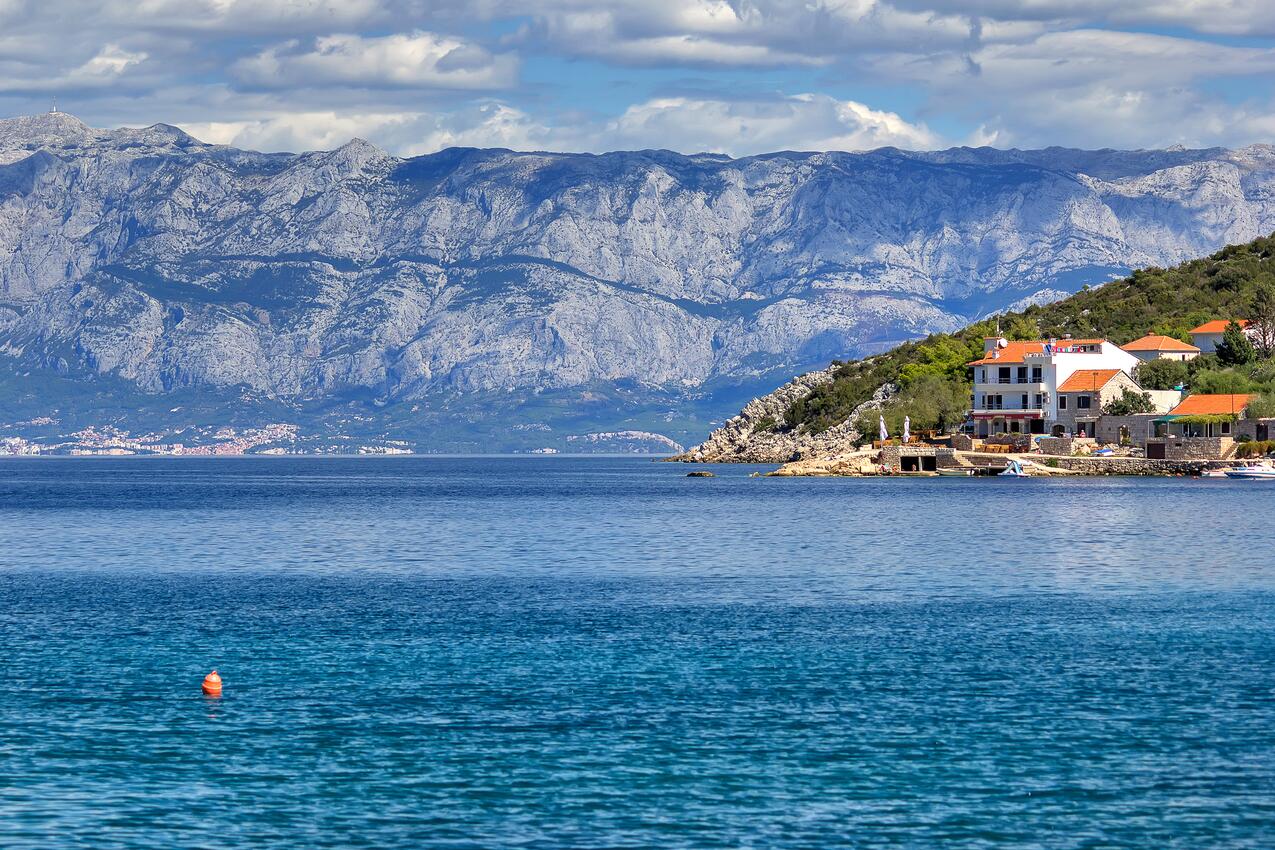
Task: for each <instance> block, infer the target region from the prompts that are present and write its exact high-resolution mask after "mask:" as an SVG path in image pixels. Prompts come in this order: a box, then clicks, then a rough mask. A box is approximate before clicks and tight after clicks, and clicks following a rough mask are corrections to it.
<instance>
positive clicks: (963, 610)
mask: <svg viewBox="0 0 1275 850" xmlns="http://www.w3.org/2000/svg"><path fill="white" fill-rule="evenodd" d="M761 469H764V468H762V467H750V466H718V467H714V468H713V471H714V472H715V473H716V477H715V478H688V477H686V472H687V471H688V467H686V466H684V465H677V464H667V463H657V462H654V461H653V460H652V459H651V458H635V457H561V456H559V457H381V458H323V457H310V458H304V457H271V458H264V457H262V458H251V457H245V458H203V459H201V458H65V459H57V458H32V459H6V460H4V461H2V462H0V847H3V848H6V850H17V848H63V847H68V848H70V847H74V848H80V847H83V848H94V850H110V848H157V849H158V848H164V849H165V850H170V848H220V849H221V850H225V848H290V849H291V848H310V847H322V848H329V847H330V848H346V847H369V848H372V847H375V848H475V849H477V848H812V849H813V848H837V847H852V848H878V847H883V848H891V847H898V848H930V847H943V848H950V847H957V848H1124V847H1128V848H1193V850H1196V848H1255V850H1257V848H1261V850H1266V848H1271V847H1275V522H1273V520H1275V485H1273V484H1269V483H1264V482H1241V481H1228V480H1191V479H1185V478H1083V479H1004V478H986V479H983V478H976V479H951V478H935V479H898V478H895V479H889V478H882V479H792V478H761V477H752V473H754V472H757V471H759V470H761ZM213 669H216V670H217V671H218V672H219V674H220V675H221V677H222V679H223V682H224V685H223V688H224V689H223V692H222V695H221V697H220V698H215V699H214V698H210V697H206V696H204V695H203V694H202V692H201V689H200V683H201V681H202V680H203V678H204V676H205V674H207V673H208V672H209V671H211V670H213Z"/></svg>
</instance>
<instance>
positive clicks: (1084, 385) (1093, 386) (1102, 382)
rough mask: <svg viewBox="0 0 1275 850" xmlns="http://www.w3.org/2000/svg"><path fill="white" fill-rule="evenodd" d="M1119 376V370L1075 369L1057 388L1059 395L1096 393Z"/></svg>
mask: <svg viewBox="0 0 1275 850" xmlns="http://www.w3.org/2000/svg"><path fill="white" fill-rule="evenodd" d="M1119 374H1120V370H1119V369H1077V370H1076V371H1075V372H1072V373H1071V375H1070V377H1068V378H1067V380H1065V381H1063V383H1062V386H1061V387H1059V388H1058V392H1060V393H1082V392H1086V391H1088V392H1097V391H1098V390H1100V389H1102V388H1103V387H1105V386H1106V385H1107V384H1108V383H1109V382H1110V381H1111V379H1112V378H1114V377H1115V376H1116V375H1119Z"/></svg>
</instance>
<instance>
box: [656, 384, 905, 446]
mask: <svg viewBox="0 0 1275 850" xmlns="http://www.w3.org/2000/svg"><path fill="white" fill-rule="evenodd" d="M836 369H837V367H835V366H832V367H829V368H827V369H822V370H820V371H817V372H808V373H807V374H805V375H799V376H797V377H796V378H793V379H792V380H791V381H789V382H788V383H786V384H784V385H783V386H781V387H780V388H779V389H777V390H775V391H774V392H772V393H768V394H767V395H764V396H760V397H758V398H755V399H753V400H752V401H750V402H749V403H748V404H746V405H744V409H743V410H741V411H740V412H739V413H738V414H737V415H735V416H732V417H731V418H730V419H728V420H726V422H725V423H723V424H722V426H721V427H720V428H717V429H715V430H714V431H713V432H712V433H711V434H709V435H708V439H706V440H705V441H704V442H702V443H700V444H699V445H697V446H695V447H693V448H691V449H688V450H687V451H685V452H684V453H682V454H680V455H678V456H677V457H676V458H674V460H680V461H686V462H688V463H788V462H789V461H794V460H801V459H813V458H820V457H823V456H830V455H838V454H842V453H845V452H848V451H851V450H852V449H854V447H855V445H856V444H857V443H858V442H859V439H860V437H861V436H862V435H860V434H859V432H858V431H857V430H856V429H855V428H854V426H853V425H852V424H851V423H853V422H856V421H858V419H859V416H860V415H861V414H863V413H864V412H866V411H869V410H876V409H879V408H880V407H881V406H882V405H884V404H885V403H886V402H887V401H889V400H890V398H892V397H893V396H894V395H895V393H897V392H898V388H897V387H896V386H894V385H892V384H886V385H885V386H883V387H881V388H880V389H878V390H877V391H876V393H875V394H874V395H873V396H872V398H870V399H868V400H867V401H865V402H864V403H863V404H861V405H859V406H858V407H856V408H855V409H854V411H853V412H852V413H851V414H850V415H849V416H848V417H846V420H845V421H844V422H842V423H841V424H839V425H834V426H833V427H831V428H829V429H828V430H827V431H820V432H818V433H814V432H812V431H810V430H808V429H807V428H805V427H800V428H797V429H788V428H785V427H782V426H783V423H784V414H785V413H787V412H788V408H789V407H791V406H792V403H793V402H794V401H796V400H798V399H800V398H805V397H806V396H807V395H809V394H810V391H811V390H813V389H815V388H816V387H818V386H821V385H823V384H826V383H829V382H830V381H832V379H833V373H834V372H835V371H836ZM776 426H780V427H776Z"/></svg>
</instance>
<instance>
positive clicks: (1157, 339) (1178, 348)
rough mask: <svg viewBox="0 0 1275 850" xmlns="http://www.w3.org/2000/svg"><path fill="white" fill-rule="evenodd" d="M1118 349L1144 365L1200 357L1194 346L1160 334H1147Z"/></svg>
mask: <svg viewBox="0 0 1275 850" xmlns="http://www.w3.org/2000/svg"><path fill="white" fill-rule="evenodd" d="M1220 338H1221V337H1219V339H1220ZM1120 347H1121V348H1123V349H1124V350H1125V351H1127V352H1129V353H1130V354H1132V355H1133V356H1134V357H1136V358H1138V359H1139V360H1141V361H1142V362H1144V363H1146V362H1148V361H1150V360H1184V361H1185V360H1194V359H1195V358H1197V357H1199V356H1200V349H1199V348H1197V347H1196V346H1194V345H1191V344H1189V343H1185V342H1183V341H1182V340H1180V339H1174V338H1173V337H1171V336H1162V335H1161V334H1147V335H1146V336H1144V337H1142V339H1135V340H1134V341H1133V342H1130V343H1126V344H1125V345H1122V346H1120Z"/></svg>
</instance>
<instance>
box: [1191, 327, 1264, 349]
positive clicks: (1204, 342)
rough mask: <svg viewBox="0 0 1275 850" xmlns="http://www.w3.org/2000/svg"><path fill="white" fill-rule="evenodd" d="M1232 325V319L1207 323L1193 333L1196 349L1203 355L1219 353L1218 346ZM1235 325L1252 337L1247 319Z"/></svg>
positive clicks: (1192, 337)
mask: <svg viewBox="0 0 1275 850" xmlns="http://www.w3.org/2000/svg"><path fill="white" fill-rule="evenodd" d="M1230 323H1231V321H1230V319H1214V320H1213V321H1211V322H1205V323H1204V324H1202V325H1200V326H1199V327H1198V328H1194V329H1193V330H1192V331H1191V342H1193V343H1195V346H1196V348H1198V349H1200V351H1201V352H1202V353H1204V354H1212V353H1214V352H1215V351H1217V344H1218V343H1219V342H1221V341H1222V335H1223V334H1224V333H1226V327H1227V325H1229V324H1230ZM1235 323H1236V324H1238V325H1239V326H1240V327H1241V328H1243V329H1244V332H1245V334H1247V335H1249V337H1250V338H1251V337H1252V331H1251V330H1250V328H1249V322H1248V320H1247V319H1236V320H1235Z"/></svg>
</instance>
